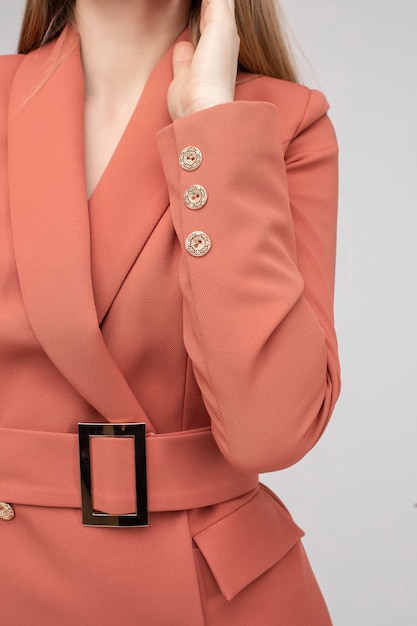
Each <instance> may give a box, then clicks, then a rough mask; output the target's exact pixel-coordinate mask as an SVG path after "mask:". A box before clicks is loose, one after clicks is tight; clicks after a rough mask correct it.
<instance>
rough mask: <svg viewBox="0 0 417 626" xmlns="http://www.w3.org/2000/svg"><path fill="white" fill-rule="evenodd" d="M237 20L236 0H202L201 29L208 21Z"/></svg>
mask: <svg viewBox="0 0 417 626" xmlns="http://www.w3.org/2000/svg"><path fill="white" fill-rule="evenodd" d="M229 19H231V20H232V21H234V19H235V0H202V2H201V10H200V29H201V30H203V29H204V26H205V25H206V24H207V22H208V21H212V20H215V21H216V20H220V21H223V20H229Z"/></svg>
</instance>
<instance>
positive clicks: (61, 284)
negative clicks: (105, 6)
mask: <svg viewBox="0 0 417 626" xmlns="http://www.w3.org/2000/svg"><path fill="white" fill-rule="evenodd" d="M185 36H186V34H183V35H182V37H185ZM171 57H172V52H171V51H169V52H168V53H167V54H166V55H165V56H164V57H163V59H162V60H161V61H160V62H159V64H158V65H157V67H156V68H155V69H154V71H153V73H152V74H151V76H150V78H149V80H148V83H147V85H146V87H145V90H144V92H143V95H142V97H141V99H140V101H139V104H138V106H137V108H136V110H135V112H134V114H133V117H132V119H131V120H130V122H129V125H128V127H127V129H126V131H125V133H124V135H123V137H122V139H121V142H120V143H119V146H118V147H117V149H116V151H115V153H114V155H113V157H112V159H111V162H110V163H109V165H108V167H107V169H106V171H105V173H104V175H103V177H102V179H101V181H100V182H99V184H98V186H97V188H96V189H95V191H94V193H93V196H92V198H91V199H90V207H88V202H87V197H86V187H85V170H84V128H83V126H84V80H83V73H82V65H81V56H80V45H79V38H78V35H77V34H76V33H75V32H74V31H72V30H70V29H66V30H65V31H64V33H63V34H62V35H61V37H60V38H59V39H58V40H57V41H56V42H54V43H52V44H49V45H48V46H45V47H43V48H41V49H39V50H37V51H35V52H33V53H31V54H29V55H27V56H26V57H24V59H23V61H22V63H21V65H20V67H19V68H18V70H17V73H16V75H15V79H14V83H13V85H12V92H11V100H10V116H9V183H10V210H11V220H12V233H13V241H14V247H15V256H16V264H17V269H18V274H19V281H20V285H21V290H22V295H23V299H24V302H25V306H26V311H27V314H28V317H29V320H30V323H31V325H32V328H33V330H34V332H35V334H36V336H37V339H38V341H39V342H40V343H41V345H42V346H43V348H44V350H45V351H46V353H47V354H48V356H49V357H50V358H51V360H52V361H53V362H54V363H55V365H56V366H57V368H58V369H59V370H60V371H61V372H62V374H63V375H64V376H65V377H66V378H67V379H68V380H69V382H70V383H71V384H72V385H73V386H74V387H75V388H76V389H77V390H78V391H79V393H81V395H82V396H83V397H84V398H85V399H86V400H87V401H88V402H89V403H90V404H91V405H92V406H94V407H95V408H96V410H97V411H98V412H99V413H100V414H101V415H102V416H103V417H104V418H105V419H107V420H109V421H145V422H146V423H147V424H148V427H150V428H152V425H151V424H150V423H149V420H148V419H147V417H146V415H145V414H144V411H143V409H142V408H141V407H140V405H139V403H138V401H137V399H136V398H135V396H134V395H133V392H132V391H131V389H130V388H129V386H128V384H127V382H126V380H125V378H124V377H123V375H122V373H121V371H120V369H119V367H118V366H117V364H116V363H115V361H114V359H113V358H112V356H111V354H110V352H109V350H108V349H107V346H106V345H105V343H104V340H103V336H102V334H101V331H100V328H99V324H100V322H101V321H102V319H103V318H104V316H105V314H106V312H107V311H108V309H109V307H110V306H111V303H112V302H113V300H114V298H115V296H116V294H117V292H118V291H119V289H120V287H121V285H122V283H123V281H124V279H125V277H126V275H127V273H128V272H129V269H130V268H131V266H132V264H133V263H134V262H135V260H136V258H137V257H138V255H139V254H140V252H141V250H142V248H143V246H144V244H145V242H146V240H147V239H148V237H149V236H150V234H151V232H152V230H153V229H154V227H155V225H156V224H157V222H158V221H159V219H160V217H161V215H162V214H163V213H164V211H165V210H166V208H167V205H168V196H167V190H166V185H165V182H164V177H163V173H162V168H161V165H160V161H159V157H158V153H157V147H156V142H155V135H156V133H157V131H158V130H159V129H160V128H162V127H163V126H165V125H167V124H169V123H170V118H169V115H168V111H167V106H166V91H167V88H168V85H169V82H170V81H171V79H172V75H171ZM89 208H90V218H89V210H88V209H89ZM90 219H91V227H90Z"/></svg>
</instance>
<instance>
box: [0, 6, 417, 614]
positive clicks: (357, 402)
mask: <svg viewBox="0 0 417 626" xmlns="http://www.w3.org/2000/svg"><path fill="white" fill-rule="evenodd" d="M282 4H283V7H284V9H285V11H286V14H287V16H288V18H289V22H290V24H291V27H292V30H293V31H294V32H295V33H296V35H297V39H298V42H299V43H300V46H301V48H302V49H303V50H304V53H305V56H306V57H307V58H308V59H309V62H310V64H307V63H306V61H305V60H304V61H302V65H303V66H304V76H305V81H306V82H307V84H309V85H310V86H312V87H318V88H319V89H322V90H323V91H324V92H325V93H326V95H327V97H328V99H329V101H330V103H331V105H332V109H331V117H332V119H333V122H334V124H335V126H336V129H337V132H338V137H339V143H340V148H341V191H340V219H339V249H338V267H337V293H336V322H337V328H338V333H339V338H340V353H341V359H342V367H343V383H344V386H343V392H342V396H341V399H340V401H339V404H338V406H337V408H336V411H335V414H334V417H333V420H332V422H331V423H330V425H329V427H328V430H327V432H326V434H325V435H324V437H323V439H322V440H321V441H320V443H319V444H318V446H317V447H316V448H315V449H314V450H313V451H312V452H311V453H310V454H309V455H308V456H307V457H306V458H305V459H304V460H302V461H301V462H300V463H299V464H298V465H296V466H295V467H293V468H290V469H288V470H286V471H284V472H280V473H275V474H272V475H268V476H265V477H264V478H265V482H267V483H268V484H269V485H270V486H272V487H273V489H275V491H277V492H278V493H279V495H280V496H282V498H283V500H284V502H285V503H286V504H287V505H288V506H289V508H290V510H291V511H292V513H293V516H294V517H295V519H296V521H297V522H298V523H299V524H300V525H301V526H302V527H303V528H305V529H306V530H307V536H306V539H305V545H306V547H307V550H308V553H309V555H310V559H311V561H312V563H313V566H314V569H315V571H316V574H317V577H318V579H319V582H320V584H321V586H322V589H323V591H324V594H325V596H326V598H327V601H328V604H329V607H330V610H331V612H332V616H333V620H334V623H335V626H353V625H354V626H416V625H417V599H416V596H417V508H416V507H415V506H414V504H415V503H417V484H416V478H417V450H416V448H417V425H416V412H417V411H416V394H415V378H416V373H417V372H416V365H415V353H416V348H417V345H416V331H415V322H414V321H413V320H415V319H416V318H417V306H416V296H415V292H416V269H417V259H416V252H415V247H416V246H415V239H416V226H417V224H416V217H415V215H416V208H417V206H416V197H417V189H416V179H417V175H416V166H417V163H416V158H415V145H416V139H417V125H416V111H417V106H416V105H417V102H416V69H417V68H416V60H417V44H416V42H417V37H416V34H415V33H416V29H417V3H416V1H415V0H315V1H314V2H311V0H282ZM22 6H23V2H22V1H21V0H19V1H18V0H0V52H3V53H6V52H12V51H13V50H14V48H15V45H16V42H17V32H18V23H19V18H20V14H21V9H22ZM260 626H261V625H260ZM283 626H284V625H283ZM306 626H309V625H308V624H306Z"/></svg>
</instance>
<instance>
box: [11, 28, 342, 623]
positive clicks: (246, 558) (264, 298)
mask: <svg viewBox="0 0 417 626" xmlns="http://www.w3.org/2000/svg"><path fill="white" fill-rule="evenodd" d="M182 36H183V37H187V33H184V35H182ZM171 55H172V51H169V52H168V53H167V54H166V55H165V57H164V58H163V59H162V60H161V61H160V63H159V64H158V65H157V67H156V68H155V69H154V71H153V72H152V74H151V76H150V78H149V80H148V83H147V85H146V87H145V90H144V92H143V95H142V97H141V99H140V101H139V103H138V105H137V108H136V110H135V112H134V114H133V116H132V119H131V120H130V122H129V125H128V127H127V128H126V131H125V132H124V134H123V137H122V138H121V141H120V143H119V145H118V147H117V149H116V151H115V153H114V155H113V157H112V159H111V161H110V163H109V165H108V167H107V169H106V171H105V172H104V174H103V177H102V178H101V180H100V182H99V183H98V185H97V187H96V189H95V191H94V193H93V195H92V197H91V198H90V201H89V202H88V201H87V197H86V190H85V173H84V154H83V151H84V145H83V108H84V84H83V75H82V67H81V61H80V51H79V41H78V38H77V37H76V36H75V35H74V34H73V33H71V32H70V31H65V32H64V34H63V35H62V36H61V37H60V39H59V40H58V41H57V42H55V43H52V44H50V45H48V46H46V47H44V48H42V49H40V50H39V51H35V52H33V53H30V54H29V55H27V56H25V57H17V56H11V57H4V58H1V59H0V303H1V304H0V403H1V411H0V427H1V428H4V429H22V430H25V431H38V432H45V433H58V434H59V433H75V432H76V429H77V422H80V421H82V422H95V421H105V420H107V421H113V422H117V421H119V422H120V421H143V422H145V423H146V424H147V430H148V434H150V433H152V432H154V433H158V434H162V433H173V432H177V431H183V430H189V429H197V428H207V427H210V426H211V428H212V431H213V434H214V437H215V440H216V442H217V445H218V446H219V448H220V450H221V452H222V453H223V455H224V457H225V459H226V460H227V462H228V463H230V464H231V465H232V466H233V467H234V468H236V469H237V470H239V471H241V472H243V473H254V474H256V473H258V472H263V471H269V470H277V469H280V468H283V467H286V466H288V465H290V464H292V463H294V462H296V461H297V460H298V459H300V458H301V457H302V456H303V455H305V454H306V453H307V452H308V451H309V450H310V449H311V447H312V446H313V445H314V444H315V443H316V442H317V440H318V439H319V437H320V436H321V434H322V433H323V430H324V428H325V426H326V424H327V422H328V420H329V417H330V415H331V412H332V409H333V406H334V403H335V401H336V399H337V396H338V392H339V369H338V360H337V345H336V338H335V333H334V328H333V312H332V301H333V282H334V261H335V229H336V200H337V146H336V141H335V137H334V133H333V129H332V126H331V123H330V122H329V120H328V118H327V115H326V112H327V108H328V106H327V103H326V101H325V99H324V97H323V96H322V95H321V94H320V93H319V92H316V91H309V90H308V89H307V88H305V87H301V86H298V85H293V84H290V83H286V82H283V81H279V80H274V79H269V78H262V77H254V76H248V75H241V76H239V78H238V84H237V88H236V102H234V103H229V104H224V105H221V106H218V107H214V108H212V109H207V110H204V111H200V112H198V113H195V114H193V115H190V116H187V117H185V118H182V119H178V120H176V121H175V122H174V123H171V120H170V118H169V115H168V111H167V105H166V91H167V88H168V85H169V83H170V81H171V79H172V70H171ZM192 145H195V146H197V147H198V148H199V149H200V150H201V152H202V154H203V161H202V164H201V166H200V167H199V168H198V169H197V170H195V171H192V172H189V171H185V170H183V169H182V168H181V167H180V164H179V154H180V152H181V150H182V149H183V148H185V147H187V146H192ZM195 184H200V185H203V186H204V187H205V189H206V190H207V194H208V199H207V203H206V205H205V206H204V207H203V208H202V209H200V210H197V211H191V210H190V209H188V208H187V207H186V206H185V204H184V201H183V196H184V192H185V191H186V189H187V188H189V187H190V186H192V185H195ZM199 230H202V231H204V232H206V233H207V234H208V235H209V236H210V238H211V240H212V249H211V250H210V252H209V253H208V254H207V255H206V256H204V257H202V258H197V257H193V256H191V255H190V254H189V253H188V252H187V251H186V250H185V246H184V240H185V238H186V237H187V236H188V234H189V233H191V232H193V231H199ZM0 452H1V440H0ZM15 454H16V457H17V458H19V450H16V452H15ZM51 461H52V460H51ZM20 462H21V463H22V464H25V465H27V466H28V467H30V464H31V458H30V455H28V458H20ZM58 462H59V461H58ZM55 463H57V461H56V462H55ZM53 471H54V472H57V473H59V468H57V467H56V466H54V469H53ZM8 498H9V494H8ZM2 499H3V497H2V485H1V476H0V501H1V500H2ZM10 504H12V505H13V506H14V509H15V513H16V515H15V518H14V519H13V520H11V521H8V522H5V521H3V522H0V551H1V554H2V569H1V573H0V588H1V590H2V606H1V614H2V621H3V622H4V623H5V624H8V625H20V624H25V625H26V624H27V625H31V624H42V625H43V626H48V625H52V624H61V625H65V624H72V625H74V624H80V625H81V624H91V625H92V626H94V625H97V626H98V625H100V626H103V625H105V624H109V625H110V624H116V623H117V624H149V625H152V626H164V625H167V626H168V625H169V626H187V625H190V626H199V625H200V624H213V625H215V626H221V625H222V624H231V625H236V626H244V625H245V624H248V625H249V624H250V625H252V624H259V625H260V626H261V625H264V626H269V625H275V624H282V625H283V626H307V625H308V626H311V625H314V626H315V625H317V626H326V625H328V624H329V623H330V621H329V617H328V613H327V610H326V608H325V605H324V602H323V599H322V597H321V594H320V591H319V589H318V587H317V583H316V582H315V579H314V576H313V574H312V572H311V569H310V566H309V564H308V560H307V558H306V556H305V554H304V552H303V550H302V547H301V544H300V537H301V535H302V531H300V529H299V528H298V527H297V526H296V525H295V524H294V522H293V521H292V519H291V517H290V515H289V513H288V512H287V511H286V509H285V507H284V506H283V505H282V503H281V502H280V501H279V500H278V499H277V498H276V497H275V496H273V495H272V494H271V493H270V492H269V491H267V490H265V489H264V488H261V489H257V490H254V491H252V492H251V493H249V494H247V495H244V496H240V497H238V498H234V499H232V500H229V501H227V502H224V503H222V504H217V505H214V506H208V507H201V508H197V509H192V510H188V511H176V512H162V513H153V514H151V515H150V526H149V528H145V529H143V528H142V529H110V528H108V529H105V528H99V529H95V528H85V527H82V525H81V523H80V512H79V510H78V509H71V508H62V507H60V508H54V507H51V506H43V507H40V506H30V505H28V503H19V504H15V503H14V502H13V499H12V498H10ZM256 529H257V531H256ZM268 546H270V549H268ZM223 552H225V554H224V559H223V558H222V553H223Z"/></svg>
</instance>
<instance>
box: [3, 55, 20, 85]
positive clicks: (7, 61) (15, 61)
mask: <svg viewBox="0 0 417 626" xmlns="http://www.w3.org/2000/svg"><path fill="white" fill-rule="evenodd" d="M23 58H24V55H23V54H5V55H0V84H1V85H2V86H4V85H7V84H8V83H9V82H10V81H11V80H12V79H13V76H14V75H15V73H16V71H17V68H18V67H19V65H20V64H21V62H22V60H23Z"/></svg>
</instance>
